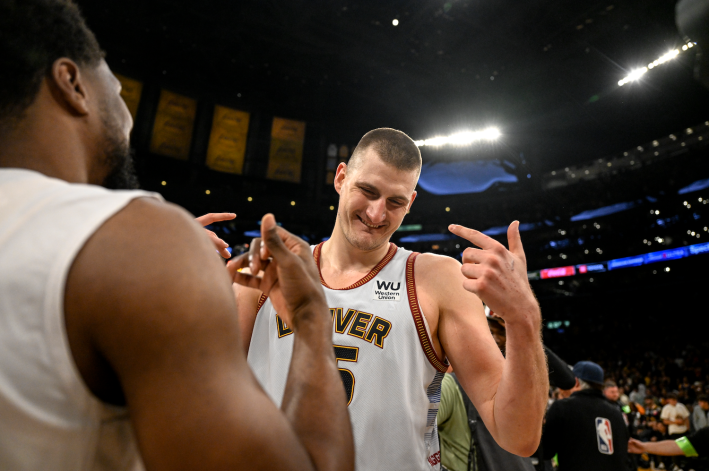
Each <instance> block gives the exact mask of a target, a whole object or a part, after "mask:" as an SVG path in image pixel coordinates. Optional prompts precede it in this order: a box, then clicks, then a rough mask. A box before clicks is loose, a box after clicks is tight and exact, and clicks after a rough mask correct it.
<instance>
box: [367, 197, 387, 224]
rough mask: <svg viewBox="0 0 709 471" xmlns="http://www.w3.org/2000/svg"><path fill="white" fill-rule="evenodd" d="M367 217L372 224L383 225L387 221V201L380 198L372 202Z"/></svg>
mask: <svg viewBox="0 0 709 471" xmlns="http://www.w3.org/2000/svg"><path fill="white" fill-rule="evenodd" d="M367 217H368V218H369V220H370V221H372V224H381V223H383V222H384V220H385V219H386V201H384V198H379V199H377V200H375V201H372V202H370V204H369V206H368V207H367Z"/></svg>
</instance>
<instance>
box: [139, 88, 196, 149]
mask: <svg viewBox="0 0 709 471" xmlns="http://www.w3.org/2000/svg"><path fill="white" fill-rule="evenodd" d="M196 113H197V100H193V99H192V98H188V97H186V96H182V95H178V94H177V93H172V92H168V91H167V90H162V91H161V92H160V103H159V104H158V112H157V114H156V116H155V126H153V137H152V139H151V141H150V152H153V153H155V154H160V155H165V156H168V157H174V158H176V159H180V160H187V158H188V157H189V155H190V143H191V142H192V128H193V126H194V120H195V114H196Z"/></svg>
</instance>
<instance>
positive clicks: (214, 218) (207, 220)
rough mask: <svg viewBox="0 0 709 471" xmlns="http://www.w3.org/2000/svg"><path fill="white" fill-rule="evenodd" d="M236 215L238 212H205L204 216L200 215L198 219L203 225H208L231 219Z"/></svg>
mask: <svg viewBox="0 0 709 471" xmlns="http://www.w3.org/2000/svg"><path fill="white" fill-rule="evenodd" d="M235 217H236V214H234V213H209V214H205V215H204V216H200V217H198V218H196V219H197V222H198V223H200V224H201V225H202V226H208V225H210V224H212V223H213V222H220V221H229V220H231V219H234V218H235Z"/></svg>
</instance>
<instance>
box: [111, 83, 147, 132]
mask: <svg viewBox="0 0 709 471" xmlns="http://www.w3.org/2000/svg"><path fill="white" fill-rule="evenodd" d="M114 75H115V76H116V78H117V79H118V81H119V82H121V97H122V98H123V101H125V102H126V106H127V107H128V111H130V115H131V116H132V117H133V121H135V116H136V115H137V114H138V105H139V104H140V95H141V94H142V93H143V83H142V82H139V81H137V80H133V79H132V78H128V77H125V76H123V75H119V74H114Z"/></svg>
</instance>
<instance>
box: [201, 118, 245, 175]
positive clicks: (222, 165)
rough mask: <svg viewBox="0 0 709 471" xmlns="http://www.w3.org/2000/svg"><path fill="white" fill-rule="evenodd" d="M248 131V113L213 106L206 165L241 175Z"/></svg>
mask: <svg viewBox="0 0 709 471" xmlns="http://www.w3.org/2000/svg"><path fill="white" fill-rule="evenodd" d="M248 132H249V113H247V112H245V111H239V110H233V109H231V108H227V107H225V106H219V105H217V106H215V107H214V120H213V121H212V133H211V134H210V136H209V147H208V148H207V167H209V168H211V169H214V170H218V171H220V172H229V173H237V174H239V175H241V173H242V172H243V169H244V153H245V152H246V138H247V134H248Z"/></svg>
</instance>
